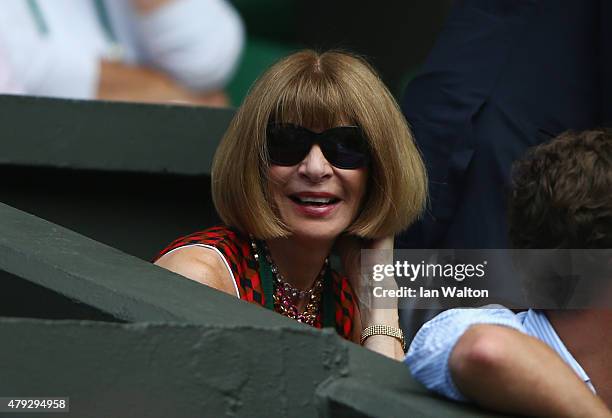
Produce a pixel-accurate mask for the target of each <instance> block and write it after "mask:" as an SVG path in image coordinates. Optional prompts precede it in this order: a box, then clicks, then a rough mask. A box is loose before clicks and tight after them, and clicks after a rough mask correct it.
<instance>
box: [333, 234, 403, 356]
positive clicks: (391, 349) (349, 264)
mask: <svg viewBox="0 0 612 418" xmlns="http://www.w3.org/2000/svg"><path fill="white" fill-rule="evenodd" d="M338 249H339V251H340V256H341V258H342V264H343V266H344V270H345V273H346V275H347V277H348V278H349V281H350V282H351V285H352V287H353V290H354V291H355V294H356V296H357V299H358V301H360V302H364V301H369V300H370V299H371V298H369V295H367V294H366V293H367V292H369V291H370V288H369V286H368V285H369V283H368V282H369V278H368V277H362V276H361V250H362V249H371V250H381V253H380V256H381V260H379V261H380V263H393V236H389V237H385V238H382V239H378V240H370V241H363V240H358V239H356V238H354V237H343V238H341V241H340V242H339V244H338ZM394 303H395V305H393V304H394ZM358 305H359V306H358V313H359V318H358V321H356V325H357V327H356V329H355V335H354V341H355V342H357V343H359V342H360V339H361V332H362V331H363V330H364V329H366V328H367V327H368V326H370V325H388V326H391V327H394V328H398V329H399V316H398V311H397V300H395V301H393V300H389V301H387V304H386V305H385V308H384V309H383V308H378V309H377V308H375V307H373V306H371V305H370V304H368V303H359V304H358ZM387 305H388V306H387ZM363 346H364V347H365V348H367V349H369V350H372V351H375V352H377V353H379V354H382V355H385V356H387V357H390V358H392V359H395V360H401V359H402V358H403V357H404V350H403V349H402V345H401V343H400V341H399V340H398V339H397V338H395V337H391V336H388V335H372V336H370V337H368V338H367V339H366V340H365V341H364V344H363Z"/></svg>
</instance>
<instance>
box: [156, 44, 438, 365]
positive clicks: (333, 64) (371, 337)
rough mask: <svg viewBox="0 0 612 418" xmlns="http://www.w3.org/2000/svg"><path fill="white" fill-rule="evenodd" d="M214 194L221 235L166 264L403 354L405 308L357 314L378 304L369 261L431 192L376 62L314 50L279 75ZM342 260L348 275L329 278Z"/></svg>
mask: <svg viewBox="0 0 612 418" xmlns="http://www.w3.org/2000/svg"><path fill="white" fill-rule="evenodd" d="M212 193H213V200H214V203H215V207H216V208H217V211H218V213H219V215H220V217H221V219H222V220H223V222H224V226H219V227H214V228H210V229H208V230H206V231H203V232H198V233H195V234H192V235H190V236H188V237H184V238H180V239H178V240H176V241H175V242H174V243H172V244H171V245H170V246H169V247H167V248H166V249H165V250H164V251H162V252H161V253H160V255H159V257H158V260H157V264H159V265H161V266H163V267H166V268H168V269H170V270H173V271H175V272H177V273H179V274H182V275H184V276H186V277H189V278H191V279H193V280H196V281H199V282H201V283H203V284H206V285H209V286H212V287H214V288H216V289H219V290H221V291H224V292H226V293H229V294H232V295H235V296H237V297H239V298H241V299H243V300H246V301H249V302H253V303H257V304H260V305H262V306H265V307H267V308H269V309H273V310H275V311H277V312H279V313H281V314H283V315H285V316H288V317H290V318H294V319H296V320H298V321H300V322H304V323H306V324H309V325H313V326H315V327H318V328H321V327H323V326H332V327H335V328H336V330H337V332H338V333H339V334H340V335H341V336H342V337H344V338H347V339H350V340H353V341H355V342H360V343H361V344H363V345H364V346H366V347H368V348H370V349H372V350H375V351H377V352H380V353H382V354H385V355H387V356H390V357H393V358H402V357H403V350H402V348H403V345H404V338H403V335H402V333H401V330H400V329H399V327H398V317H397V311H396V310H392V309H384V310H382V309H371V308H369V307H368V306H365V305H364V304H361V305H360V306H358V301H360V300H364V299H365V298H366V297H367V295H365V294H363V292H365V287H364V286H362V284H360V283H359V281H360V280H361V278H360V272H359V269H360V259H359V250H360V249H381V250H382V249H387V250H391V249H393V235H394V234H395V233H398V232H399V231H401V230H402V229H404V228H406V227H407V226H409V225H410V224H411V223H412V222H413V221H414V220H415V219H416V218H417V217H418V216H419V215H420V213H421V211H422V209H423V207H424V204H425V200H426V195H427V181H426V175H425V169H424V166H423V162H422V160H421V157H420V154H419V152H418V151H417V149H416V147H415V145H414V141H413V139H412V135H411V133H410V130H409V128H408V125H407V123H406V121H405V120H404V117H403V116H402V114H401V112H400V110H399V108H398V106H397V104H396V102H395V101H394V99H393V97H392V96H391V94H390V93H389V91H388V90H387V88H386V87H385V86H384V84H383V83H382V81H381V80H380V78H379V77H378V76H377V75H376V73H375V71H374V70H373V69H372V68H371V67H370V66H369V65H368V64H367V62H365V60H363V59H361V58H359V57H356V56H353V55H350V54H348V53H344V52H338V51H330V52H324V53H317V52H315V51H310V50H306V51H302V52H298V53H295V54H293V55H290V56H288V57H286V58H284V59H282V60H281V61H279V62H278V63H276V64H275V65H273V66H272V67H271V68H270V69H268V71H266V72H265V73H264V74H263V75H262V76H261V77H260V78H259V79H258V80H257V81H256V83H255V84H254V85H253V87H252V88H251V90H250V92H249V94H248V96H247V97H246V98H245V100H244V102H243V103H242V105H241V106H240V108H239V109H238V111H237V113H236V115H235V116H234V118H233V120H232V122H231V124H230V126H229V128H228V130H227V132H226V134H225V136H224V137H223V140H222V141H221V144H220V146H219V148H218V149H217V153H216V155H215V159H214V163H213V170H212ZM332 249H335V250H336V251H337V252H338V254H339V255H340V258H341V260H342V263H343V268H344V273H345V275H340V274H338V273H337V272H335V271H333V270H332V269H331V268H330V267H328V262H327V257H328V256H329V254H330V253H331V251H332ZM380 253H381V254H382V253H384V254H389V253H390V251H386V252H382V251H381V252H380ZM381 257H382V256H381ZM386 257H387V258H388V256H386ZM380 261H381V262H382V263H384V262H392V261H391V260H389V259H387V260H382V259H381V260H380Z"/></svg>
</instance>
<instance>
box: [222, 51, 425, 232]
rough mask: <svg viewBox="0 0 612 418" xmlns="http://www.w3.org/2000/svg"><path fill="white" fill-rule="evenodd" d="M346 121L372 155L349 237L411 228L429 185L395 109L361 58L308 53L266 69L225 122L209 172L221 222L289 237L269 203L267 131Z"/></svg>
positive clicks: (404, 125)
mask: <svg viewBox="0 0 612 418" xmlns="http://www.w3.org/2000/svg"><path fill="white" fill-rule="evenodd" d="M347 120H348V121H350V123H352V124H355V125H357V126H359V127H361V129H362V130H363V132H364V134H365V136H366V137H367V140H368V142H369V146H370V153H371V163H370V171H369V180H368V189H367V191H366V195H365V197H364V202H363V203H362V208H361V211H360V213H359V215H358V216H357V218H356V219H355V220H354V221H353V223H352V224H351V225H350V226H349V228H348V229H347V232H349V233H352V234H355V235H358V236H361V237H364V238H379V237H382V236H385V235H389V234H395V233H397V232H399V231H401V230H402V229H404V228H406V227H407V226H408V225H410V224H411V223H412V222H413V221H414V220H415V219H416V218H417V217H418V216H419V215H420V213H421V212H422V210H423V207H424V205H425V201H426V196H427V179H426V173H425V168H424V165H423V161H422V159H421V156H420V154H419V152H418V150H417V148H416V146H415V144H414V140H413V138H412V134H411V133H410V130H409V128H408V125H407V123H406V120H405V119H404V117H403V115H402V113H401V112H400V110H399V108H398V106H397V103H396V102H395V100H394V99H393V97H392V96H391V94H390V93H389V91H388V90H387V88H386V87H385V85H384V84H383V83H382V81H381V80H380V78H379V77H378V76H377V75H376V72H375V71H374V70H373V69H372V68H371V67H370V65H369V64H368V63H367V62H366V61H365V60H363V59H362V58H359V57H356V56H354V55H351V54H348V53H344V52H338V51H329V52H324V53H317V52H315V51H311V50H305V51H301V52H298V53H295V54H292V55H290V56H288V57H286V58H284V59H282V60H280V61H279V62H277V63H276V64H274V65H273V66H272V67H271V68H270V69H268V70H267V71H266V72H265V73H264V74H263V75H262V76H261V77H260V78H259V79H258V80H257V81H256V82H255V84H254V85H253V86H252V88H251V90H250V92H249V94H248V96H247V97H246V98H245V100H244V102H243V103H242V106H240V108H239V109H238V111H237V113H236V115H235V116H234V118H233V120H232V122H231V123H230V126H229V128H228V130H227V132H226V133H225V136H224V137H223V139H222V141H221V144H220V145H219V148H218V149H217V152H216V154H215V158H214V161H213V168H212V195H213V202H214V204H215V207H216V208H217V212H218V213H219V215H220V216H221V219H222V220H223V221H224V222H225V223H226V224H227V225H228V226H232V227H236V228H238V229H240V230H242V231H245V232H249V233H252V234H253V235H255V236H256V237H258V238H260V239H268V238H274V237H282V236H288V235H290V233H291V231H289V230H288V228H287V227H286V225H285V224H284V223H283V222H282V219H280V217H279V215H278V214H277V213H276V211H275V210H274V209H273V206H272V205H271V202H270V199H269V197H268V190H267V175H268V168H269V165H270V163H269V160H268V154H267V148H266V128H267V126H268V124H269V123H271V122H283V123H285V122H290V123H294V124H297V125H301V126H305V127H312V126H317V127H323V128H330V127H334V126H338V125H340V124H342V121H347ZM345 123H346V122H345Z"/></svg>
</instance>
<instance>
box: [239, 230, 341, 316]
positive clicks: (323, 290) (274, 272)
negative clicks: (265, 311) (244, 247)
mask: <svg viewBox="0 0 612 418" xmlns="http://www.w3.org/2000/svg"><path fill="white" fill-rule="evenodd" d="M250 238H251V248H252V249H253V254H254V256H255V260H257V261H258V262H259V271H260V277H261V278H262V285H263V288H264V289H263V290H264V296H265V298H266V306H267V307H268V308H271V309H273V310H275V311H276V312H279V313H280V314H281V315H284V316H286V317H289V318H292V319H295V320H296V321H298V322H302V323H305V324H308V325H311V326H313V325H314V323H315V321H316V319H317V316H318V315H319V313H320V312H321V307H322V305H324V307H323V314H324V315H323V326H326V327H329V326H332V327H333V326H334V325H335V320H334V313H333V296H332V289H331V280H332V277H331V273H330V269H329V268H328V264H329V263H328V260H327V259H325V262H324V264H323V268H322V269H321V272H320V273H319V275H318V276H317V279H316V280H315V282H314V283H313V285H312V286H311V288H310V289H308V290H301V289H298V288H296V287H294V286H293V285H291V284H290V283H288V282H287V281H286V280H285V278H284V277H283V275H282V273H281V272H280V271H279V269H278V267H277V266H276V264H275V263H274V260H273V259H272V257H271V255H270V251H269V249H268V246H267V245H266V243H265V242H264V241H260V245H259V246H258V245H257V243H256V241H255V239H254V238H253V237H252V236H251V237H250ZM305 298H308V299H309V300H308V302H307V303H306V307H305V308H304V310H303V311H302V312H299V310H298V308H297V306H296V304H297V302H299V301H300V300H302V299H305ZM270 305H272V306H270Z"/></svg>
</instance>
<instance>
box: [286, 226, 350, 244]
mask: <svg viewBox="0 0 612 418" xmlns="http://www.w3.org/2000/svg"><path fill="white" fill-rule="evenodd" d="M345 229H346V227H345V226H342V227H341V228H334V227H333V226H331V225H325V224H324V223H322V224H318V225H317V224H314V225H300V226H296V227H293V228H291V231H292V232H293V233H292V236H294V237H296V238H299V239H300V240H309V241H331V242H333V241H335V240H336V238H338V237H339V236H340V234H342V232H344V230H345Z"/></svg>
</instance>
